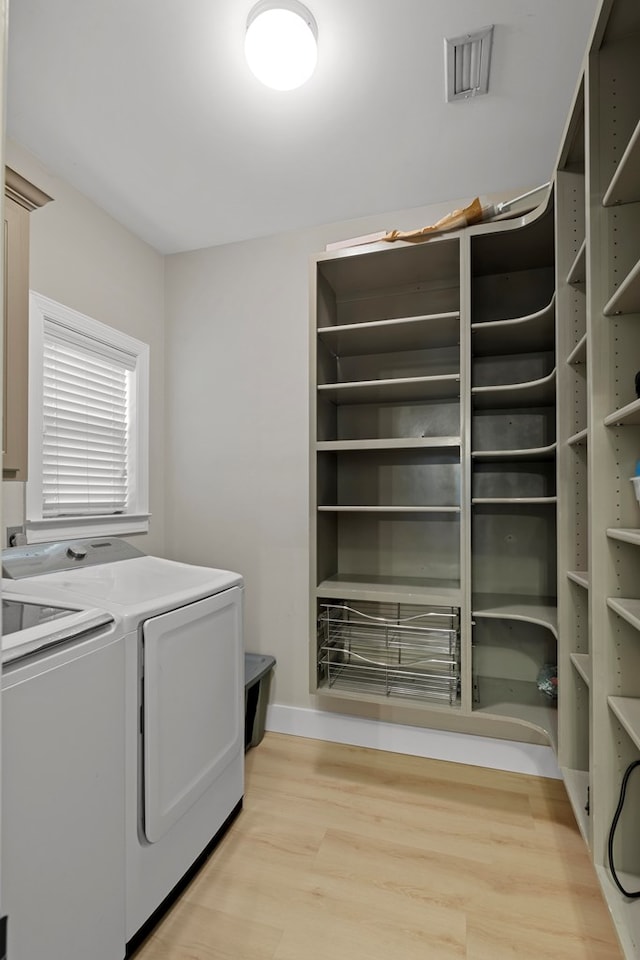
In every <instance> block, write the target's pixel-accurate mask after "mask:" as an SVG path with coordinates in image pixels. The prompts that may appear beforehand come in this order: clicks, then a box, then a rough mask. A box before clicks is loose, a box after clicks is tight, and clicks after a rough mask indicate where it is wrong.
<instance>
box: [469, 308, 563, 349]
mask: <svg viewBox="0 0 640 960" xmlns="http://www.w3.org/2000/svg"><path fill="white" fill-rule="evenodd" d="M471 332H472V334H473V352H474V354H475V356H483V355H484V356H493V355H498V354H509V353H530V352H531V351H532V350H535V351H540V350H553V345H554V339H555V294H554V296H553V297H552V299H551V302H550V303H549V304H548V305H547V306H546V307H544V308H543V309H542V310H538V311H537V312H536V313H530V314H528V315H527V316H524V317H516V318H514V319H511V320H490V321H487V322H485V323H472V324H471Z"/></svg>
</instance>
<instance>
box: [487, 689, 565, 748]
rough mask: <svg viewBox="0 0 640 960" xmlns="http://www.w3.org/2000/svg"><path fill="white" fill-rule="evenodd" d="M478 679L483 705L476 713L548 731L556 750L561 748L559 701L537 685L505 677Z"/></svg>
mask: <svg viewBox="0 0 640 960" xmlns="http://www.w3.org/2000/svg"><path fill="white" fill-rule="evenodd" d="M476 679H477V684H478V690H479V694H480V703H479V704H474V706H473V709H474V713H483V714H490V715H492V716H496V717H510V718H511V719H513V720H517V721H519V722H521V723H526V724H528V725H530V726H535V727H538V728H540V729H541V730H544V732H545V733H546V734H547V736H548V737H549V740H550V741H551V744H552V745H553V747H554V749H557V743H558V711H557V709H556V706H555V702H554V701H553V700H551V699H550V698H549V697H547V696H546V695H545V694H544V693H541V692H540V690H538V687H537V684H535V683H533V682H529V681H526V680H510V679H504V678H501V677H483V676H479V677H477V678H476Z"/></svg>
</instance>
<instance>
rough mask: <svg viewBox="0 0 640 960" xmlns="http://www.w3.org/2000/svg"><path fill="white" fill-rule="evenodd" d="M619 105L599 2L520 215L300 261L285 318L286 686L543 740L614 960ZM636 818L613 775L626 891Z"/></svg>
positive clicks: (638, 602)
mask: <svg viewBox="0 0 640 960" xmlns="http://www.w3.org/2000/svg"><path fill="white" fill-rule="evenodd" d="M638 91H640V4H639V3H638V2H637V0H601V2H600V4H599V8H598V11H597V14H596V19H595V22H594V26H593V31H592V34H591V37H590V39H589V44H588V48H587V51H586V54H585V59H584V63H583V68H582V71H581V75H580V78H579V83H578V85H577V90H576V94H575V97H574V99H573V102H572V104H571V108H570V112H569V118H568V121H567V124H566V128H565V132H564V135H563V140H562V143H561V146H560V151H559V154H558V161H557V165H556V169H555V172H554V176H553V183H552V186H551V188H550V190H549V194H548V197H547V199H546V200H545V202H543V203H542V204H541V206H540V207H538V208H537V209H536V210H535V211H532V212H530V213H528V214H526V215H523V216H520V217H515V218H514V219H512V220H503V221H500V222H496V223H493V224H484V225H483V224H480V225H476V226H474V227H469V228H466V229H464V230H460V231H457V232H456V233H452V234H449V235H444V236H442V237H440V238H433V239H431V240H430V241H428V242H426V243H424V244H419V245H409V244H402V245H397V246H387V245H385V244H375V245H372V246H370V247H365V248H362V247H354V248H350V249H346V250H341V251H338V252H335V253H333V254H322V255H320V256H318V257H317V258H315V260H314V263H313V265H312V298H311V299H312V311H311V313H312V337H311V342H312V348H311V356H312V360H311V381H312V400H311V411H312V412H311V463H312V469H311V543H312V555H311V625H310V626H311V655H310V676H311V689H312V691H314V692H316V693H318V694H319V695H320V696H334V697H344V698H349V699H351V700H352V701H358V702H359V704H360V705H359V706H358V707H356V706H355V705H354V704H353V703H352V704H351V705H350V707H349V709H350V710H352V711H353V710H357V711H359V712H364V715H368V716H382V715H384V716H385V717H387V718H390V719H396V718H397V719H399V720H401V721H405V722H411V723H414V724H415V723H422V724H423V725H424V726H436V727H449V728H450V729H453V730H457V731H468V732H474V733H481V734H488V735H491V736H503V737H505V738H509V739H521V740H526V741H529V742H539V743H550V744H551V745H552V746H553V748H554V749H555V750H556V751H557V756H558V763H559V766H560V769H561V771H562V775H563V777H564V781H565V785H566V789H567V794H568V796H569V799H570V801H571V804H572V807H573V810H574V813H575V817H576V821H577V823H578V826H579V828H580V831H581V833H582V836H583V838H584V840H585V843H586V844H587V845H588V847H589V849H590V851H591V856H592V858H593V862H594V866H595V869H596V872H597V875H598V877H599V880H600V883H601V886H602V890H603V893H604V896H605V898H606V900H607V903H608V905H609V908H610V911H611V915H612V918H613V920H614V923H615V926H616V929H617V932H618V936H619V939H620V943H621V946H622V949H623V951H624V954H625V956H626V957H627V958H628V960H631V958H638V957H639V956H640V900H637V899H631V898H628V897H626V896H624V895H623V894H622V893H621V892H620V890H619V889H618V887H617V886H616V885H615V883H614V880H613V876H612V869H611V863H610V861H609V856H608V849H607V842H608V837H609V831H610V827H611V823H612V819H613V816H614V813H615V810H616V807H617V804H618V798H619V795H620V788H621V783H622V779H623V775H624V773H625V771H626V770H627V768H628V767H629V765H630V764H631V763H633V762H634V761H638V760H640V504H639V503H638V501H637V500H636V497H635V494H634V487H633V484H632V483H631V477H633V476H634V475H635V472H636V469H637V467H636V465H637V464H638V462H639V461H640V398H639V396H638V394H637V392H636V389H637V388H636V374H637V373H639V372H640V95H639V94H638ZM354 611H355V612H354ZM329 621H331V624H330V623H329ZM336 621H337V625H336ZM382 637H383V639H381V638H382ZM554 667H557V707H556V701H555V700H554V698H553V697H550V696H549V695H548V693H544V692H542V691H541V689H540V687H541V686H544V685H543V684H541V683H540V678H541V677H542V676H543V675H545V670H547V671H548V670H549V669H550V668H554ZM546 675H547V676H548V675H549V674H548V673H547V674H546ZM341 676H342V677H343V679H342V680H341ZM547 689H548V687H547ZM383 703H385V704H387V705H388V706H387V708H386V711H385V712H384V714H383V712H382V710H383V708H382V706H381V705H382V704H383ZM372 704H373V705H374V706H371V705H372ZM367 709H369V712H368V713H367ZM408 710H410V711H411V712H410V713H408V712H407V711H408ZM409 716H410V718H411V719H410V720H407V717H409ZM639 803H640V773H634V774H633V775H632V776H631V778H630V780H629V784H628V788H627V796H626V801H625V805H624V809H623V813H622V816H621V818H620V821H619V824H618V828H617V831H616V842H615V845H614V862H615V868H616V870H617V874H618V876H619V878H620V881H621V882H622V884H623V885H624V886H625V887H626V888H627V889H628V890H632V891H633V890H640V821H639V820H638V817H637V808H638V804H639Z"/></svg>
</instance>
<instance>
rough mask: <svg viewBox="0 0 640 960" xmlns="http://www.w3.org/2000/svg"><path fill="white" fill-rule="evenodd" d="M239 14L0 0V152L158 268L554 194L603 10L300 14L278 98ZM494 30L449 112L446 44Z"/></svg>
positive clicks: (414, 1)
mask: <svg viewBox="0 0 640 960" xmlns="http://www.w3.org/2000/svg"><path fill="white" fill-rule="evenodd" d="M253 3H254V0H10V13H9V20H10V32H9V84H8V108H7V132H8V135H9V136H10V137H11V138H12V139H14V140H16V141H17V142H18V143H20V144H22V145H23V146H24V147H26V148H27V149H28V150H30V151H31V152H32V153H33V154H35V155H36V157H38V159H40V160H41V161H42V162H43V163H44V164H45V166H46V167H47V168H48V169H49V170H50V171H51V172H52V173H53V174H55V175H57V176H60V177H62V178H63V179H65V180H67V181H68V182H69V183H71V184H72V185H73V186H75V187H76V188H77V189H78V190H80V191H81V192H83V193H84V194H86V195H87V196H88V197H90V198H91V199H93V200H94V201H95V202H96V203H98V204H99V205H100V206H101V207H103V208H104V209H105V210H107V211H108V212H109V213H110V214H111V215H112V216H113V217H115V218H116V219H117V220H119V221H120V222H121V223H123V224H124V225H125V226H127V227H128V228H129V229H130V230H132V231H133V232H134V233H136V234H138V235H139V236H140V237H142V238H143V239H144V240H146V241H148V243H150V244H151V245H152V246H154V247H155V248H157V249H158V250H159V251H161V252H164V253H171V252H176V251H180V250H190V249H195V248H198V247H204V246H209V245H212V244H219V243H228V242H231V241H235V240H241V239H246V238H249V237H256V236H263V235H267V234H271V233H277V232H280V231H283V230H290V229H297V228H302V227H307V226H312V225H317V224H321V223H329V222H332V221H337V220H347V219H353V218H357V217H361V216H367V215H369V214H377V213H384V212H386V211H393V210H401V209H404V208H409V207H414V206H421V205H424V204H428V203H435V202H438V201H445V200H449V199H462V198H465V197H469V198H471V197H472V196H474V195H476V194H480V195H482V194H485V193H489V192H492V191H499V190H503V189H504V190H509V189H511V188H519V187H521V186H522V185H523V184H537V183H542V182H544V181H545V180H548V179H549V176H550V175H551V172H552V168H553V164H554V161H555V159H556V154H557V150H558V146H559V142H560V137H561V135H562V130H563V127H564V122H565V118H566V114H567V111H568V109H569V106H570V103H571V98H572V96H573V92H574V88H575V84H576V80H577V76H578V73H579V69H580V64H581V62H582V57H583V53H584V49H585V46H586V43H587V39H588V35H589V30H590V26H591V21H592V19H593V16H594V13H595V8H596V5H597V0H307V5H308V6H309V8H310V9H311V10H312V12H313V14H314V16H315V19H316V22H317V24H318V39H319V61H318V67H317V70H316V73H315V74H314V76H313V77H312V79H311V80H310V81H309V82H308V83H307V84H306V85H305V86H304V87H301V88H300V89H298V90H295V91H290V92H287V93H277V92H275V91H271V90H268V89H267V88H266V87H262V86H261V85H260V84H259V83H258V81H257V80H256V79H255V78H254V77H253V76H252V74H250V73H249V70H248V68H247V67H246V65H245V63H244V59H243V41H244V28H245V23H246V18H247V14H248V12H249V10H250V9H251V7H252V6H253ZM489 24H495V30H494V44H493V54H492V64H491V75H490V83H489V93H488V95H486V96H483V97H478V98H476V99H474V100H470V101H463V102H455V103H446V102H445V99H444V55H443V47H444V43H443V39H444V38H445V37H452V36H457V35H459V34H462V33H465V32H467V31H472V30H475V29H478V28H479V27H483V26H487V25H489ZM391 226H393V224H391Z"/></svg>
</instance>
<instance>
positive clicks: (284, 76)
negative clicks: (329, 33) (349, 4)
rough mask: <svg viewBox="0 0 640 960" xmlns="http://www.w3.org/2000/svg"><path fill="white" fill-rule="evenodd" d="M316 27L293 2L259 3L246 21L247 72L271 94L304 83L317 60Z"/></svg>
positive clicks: (264, 1) (295, 0)
mask: <svg viewBox="0 0 640 960" xmlns="http://www.w3.org/2000/svg"><path fill="white" fill-rule="evenodd" d="M317 39H318V27H317V25H316V22H315V20H314V18H313V16H312V14H311V13H310V11H309V10H307V8H306V7H305V6H304V4H302V3H298V2H297V0H263V2H261V3H257V4H256V5H255V7H253V9H252V10H251V12H250V14H249V16H248V18H247V33H246V36H245V41H244V55H245V57H246V59H247V63H248V64H249V68H250V70H251V72H252V73H253V74H254V76H256V77H257V78H258V80H260V81H261V82H262V83H264V84H266V86H267V87H271V88H272V89H274V90H294V89H295V88H296V87H300V86H302V84H303V83H305V82H306V81H307V80H308V79H309V77H310V76H311V74H312V73H313V71H314V70H315V67H316V62H317V60H318V46H317Z"/></svg>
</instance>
